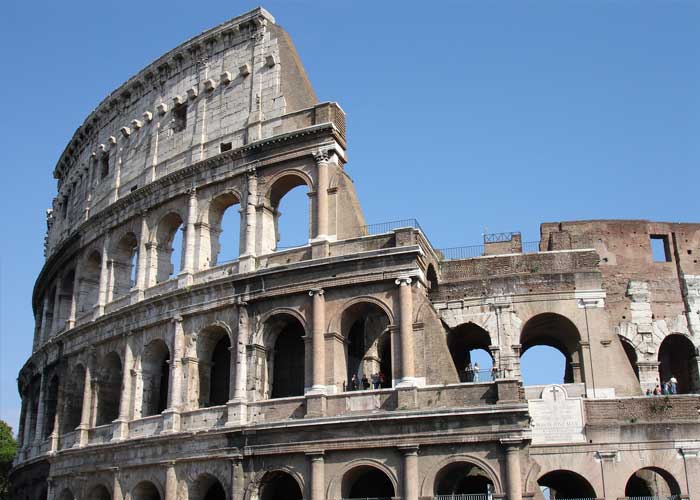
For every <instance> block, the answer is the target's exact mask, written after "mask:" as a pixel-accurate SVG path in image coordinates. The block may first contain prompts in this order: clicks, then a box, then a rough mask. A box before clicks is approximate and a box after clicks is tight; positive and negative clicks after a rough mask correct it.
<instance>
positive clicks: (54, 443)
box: [49, 376, 66, 453]
mask: <svg viewBox="0 0 700 500" xmlns="http://www.w3.org/2000/svg"><path fill="white" fill-rule="evenodd" d="M65 383H66V382H65V380H64V377H63V376H61V377H60V379H59V384H58V393H57V394H56V412H55V413H54V416H53V429H52V430H51V435H50V436H49V440H50V443H51V444H50V447H49V450H50V452H51V453H56V452H57V451H58V445H59V436H60V434H61V415H62V413H63V396H64V390H63V388H64V384H65Z"/></svg>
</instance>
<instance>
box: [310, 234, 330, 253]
mask: <svg viewBox="0 0 700 500" xmlns="http://www.w3.org/2000/svg"><path fill="white" fill-rule="evenodd" d="M329 241H330V238H329V237H328V236H326V235H319V236H317V237H316V238H314V239H312V240H310V242H309V243H310V244H311V258H312V259H323V258H325V257H328V256H330V254H331V247H330V244H329Z"/></svg>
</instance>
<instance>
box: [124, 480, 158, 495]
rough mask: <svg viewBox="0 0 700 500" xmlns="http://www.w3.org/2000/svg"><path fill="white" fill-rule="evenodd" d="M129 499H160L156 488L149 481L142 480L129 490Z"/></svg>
mask: <svg viewBox="0 0 700 500" xmlns="http://www.w3.org/2000/svg"><path fill="white" fill-rule="evenodd" d="M131 500H161V499H160V493H159V492H158V488H156V487H155V485H154V484H153V483H151V482H150V481H143V482H141V483H139V484H137V485H136V488H134V491H132V492H131Z"/></svg>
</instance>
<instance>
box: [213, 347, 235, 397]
mask: <svg viewBox="0 0 700 500" xmlns="http://www.w3.org/2000/svg"><path fill="white" fill-rule="evenodd" d="M230 349H231V341H230V340H229V338H228V335H227V334H224V335H223V336H222V337H221V339H220V340H219V341H218V342H217V343H216V346H215V347H214V352H213V353H212V357H211V363H212V366H211V382H210V386H209V404H210V405H211V406H218V405H223V404H226V401H228V393H229V377H230V373H231V350H230Z"/></svg>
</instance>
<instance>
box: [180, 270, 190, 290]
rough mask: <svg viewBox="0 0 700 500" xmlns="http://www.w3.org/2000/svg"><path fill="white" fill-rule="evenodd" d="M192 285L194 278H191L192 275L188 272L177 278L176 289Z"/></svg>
mask: <svg viewBox="0 0 700 500" xmlns="http://www.w3.org/2000/svg"><path fill="white" fill-rule="evenodd" d="M192 283H194V278H193V277H192V273H191V272H189V271H186V272H183V273H180V274H179V275H178V277H177V287H178V288H185V287H188V286H192Z"/></svg>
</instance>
